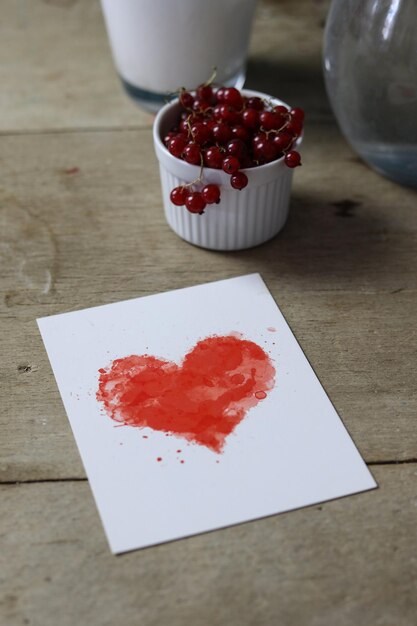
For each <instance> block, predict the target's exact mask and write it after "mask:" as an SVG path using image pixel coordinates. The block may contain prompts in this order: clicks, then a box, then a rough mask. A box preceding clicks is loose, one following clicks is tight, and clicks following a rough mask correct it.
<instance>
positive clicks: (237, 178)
mask: <svg viewBox="0 0 417 626" xmlns="http://www.w3.org/2000/svg"><path fill="white" fill-rule="evenodd" d="M230 184H231V185H232V187H233V189H239V190H240V189H244V188H245V187H246V185H247V184H248V177H247V176H246V174H245V173H244V172H236V174H233V176H231V177H230Z"/></svg>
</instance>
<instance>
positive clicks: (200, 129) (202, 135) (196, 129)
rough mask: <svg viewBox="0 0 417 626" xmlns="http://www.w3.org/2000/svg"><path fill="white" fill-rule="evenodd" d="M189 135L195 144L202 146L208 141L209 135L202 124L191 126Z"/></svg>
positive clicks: (207, 129) (208, 131)
mask: <svg viewBox="0 0 417 626" xmlns="http://www.w3.org/2000/svg"><path fill="white" fill-rule="evenodd" d="M191 135H192V137H193V138H194V141H195V142H196V143H198V144H199V145H203V144H205V143H207V142H208V141H209V139H210V136H211V133H210V129H209V128H208V127H207V126H206V125H205V124H204V123H203V122H197V123H196V124H193V125H192V126H191Z"/></svg>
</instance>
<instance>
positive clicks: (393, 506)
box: [0, 464, 417, 626]
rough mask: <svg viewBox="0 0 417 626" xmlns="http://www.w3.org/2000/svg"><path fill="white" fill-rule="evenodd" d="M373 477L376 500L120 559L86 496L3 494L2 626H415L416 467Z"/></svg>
mask: <svg viewBox="0 0 417 626" xmlns="http://www.w3.org/2000/svg"><path fill="white" fill-rule="evenodd" d="M374 469H375V476H376V478H377V480H378V481H379V483H380V489H378V490H376V491H372V492H369V493H367V494H361V495H356V496H353V497H351V498H344V499H341V500H338V501H334V502H329V503H326V504H323V505H320V506H314V507H311V508H309V509H304V510H299V511H294V512H290V513H287V514H283V515H279V516H274V517H270V518H267V519H264V520H260V521H257V522H251V523H248V524H243V525H241V526H237V527H233V528H228V529H225V530H222V531H217V532H213V533H209V534H206V535H201V536H198V537H193V538H190V539H186V540H181V541H177V542H174V543H170V544H165V545H161V546H158V547H155V548H149V549H146V550H142V551H139V552H132V553H130V554H126V555H122V556H120V557H114V556H112V555H111V554H110V552H109V549H108V547H107V543H106V540H105V537H104V533H103V530H102V528H101V523H100V521H99V518H98V514H97V512H96V509H95V505H94V502H93V498H92V495H91V492H90V489H89V486H88V484H87V483H86V482H66V483H48V484H36V485H34V484H32V485H23V484H22V485H15V486H11V485H9V486H2V487H1V500H2V508H3V510H4V511H6V512H7V517H6V519H5V520H4V521H3V522H2V533H3V537H2V547H1V550H0V567H1V571H2V572H3V576H2V580H1V581H0V585H1V591H2V598H3V600H2V604H1V605H0V621H1V623H3V624H7V625H8V626H22V625H24V624H31V625H32V626H56V624H57V623H59V625H60V626H73V625H74V624H91V626H96V625H97V626H107V625H108V626H110V625H111V626H113V625H114V624H123V626H137V624H140V625H141V626H160V625H161V624H170V626H183V625H184V624H192V625H193V626H208V625H210V626H223V625H224V624H229V625H230V626H235V625H236V626H271V624H282V626H334V625H335V624H338V626H351V625H352V624H355V625H356V626H370V625H371V624H372V625H374V624H375V625H376V624H378V625H380V626H393V625H394V624H395V626H414V624H415V616H416V614H417V594H416V593H415V592H416V589H417V559H416V555H415V550H413V544H412V541H413V539H412V538H413V537H414V538H415V511H416V506H417V499H416V493H417V491H416V482H417V480H416V476H417V471H416V465H413V464H412V465H400V466H382V467H378V468H374ZM410 541H411V543H410ZM414 543H415V542H414Z"/></svg>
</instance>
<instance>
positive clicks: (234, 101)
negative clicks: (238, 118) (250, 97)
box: [223, 87, 243, 109]
mask: <svg viewBox="0 0 417 626" xmlns="http://www.w3.org/2000/svg"><path fill="white" fill-rule="evenodd" d="M223 101H224V102H226V103H227V104H230V106H231V107H233V108H234V109H241V108H242V106H243V98H242V95H241V93H240V91H239V90H238V89H236V87H227V88H226V89H225V90H224V94H223Z"/></svg>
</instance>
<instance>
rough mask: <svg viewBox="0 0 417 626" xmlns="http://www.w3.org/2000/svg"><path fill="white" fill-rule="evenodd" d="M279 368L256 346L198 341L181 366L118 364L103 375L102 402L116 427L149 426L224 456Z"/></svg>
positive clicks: (235, 340) (153, 361)
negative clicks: (229, 441)
mask: <svg viewBox="0 0 417 626" xmlns="http://www.w3.org/2000/svg"><path fill="white" fill-rule="evenodd" d="M274 375H275V368H274V366H273V365H272V362H271V360H270V358H269V357H268V355H267V354H266V353H265V352H264V350H262V348H261V347H260V346H258V345H257V344H256V343H254V342H253V341H247V340H245V339H240V338H239V337H237V336H235V335H228V336H225V337H217V336H214V337H208V338H207V339H203V340H202V341H199V342H198V343H197V344H196V345H195V346H194V348H193V349H192V350H191V351H190V352H188V353H187V354H186V355H185V357H184V359H183V361H182V363H181V364H180V365H177V364H176V363H173V362H172V361H166V360H164V359H160V358H157V357H154V356H149V355H147V354H144V355H140V356H137V355H132V356H128V357H125V358H123V359H116V360H115V361H113V362H112V363H111V364H110V366H109V367H107V368H104V369H100V370H99V387H98V391H97V400H99V401H100V402H102V403H103V405H104V408H105V410H106V412H107V414H108V415H109V416H110V417H111V418H112V419H113V420H115V421H116V422H119V423H121V424H125V425H128V426H138V427H142V428H144V427H149V428H152V429H153V430H159V431H163V432H167V433H171V434H173V435H177V436H180V437H184V438H185V439H187V440H188V441H190V442H193V443H197V444H200V445H204V446H207V447H208V448H210V449H211V450H214V451H215V452H221V450H222V448H223V446H224V443H225V439H226V437H227V436H228V435H230V433H231V432H232V431H233V430H234V429H235V428H236V426H237V425H238V424H239V423H240V422H241V421H242V420H243V418H244V417H245V416H246V413H247V412H248V410H249V409H250V408H252V407H253V406H255V405H256V404H257V403H258V402H259V401H260V400H263V399H264V398H265V397H266V391H268V390H270V389H272V388H273V386H274V383H275V380H274Z"/></svg>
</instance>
